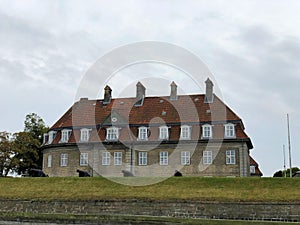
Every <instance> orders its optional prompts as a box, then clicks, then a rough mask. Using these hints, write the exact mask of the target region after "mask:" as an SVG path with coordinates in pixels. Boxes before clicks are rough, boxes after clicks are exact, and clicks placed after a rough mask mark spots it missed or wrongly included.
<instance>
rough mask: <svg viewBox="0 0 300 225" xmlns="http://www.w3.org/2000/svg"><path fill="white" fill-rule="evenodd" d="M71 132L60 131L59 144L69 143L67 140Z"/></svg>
mask: <svg viewBox="0 0 300 225" xmlns="http://www.w3.org/2000/svg"><path fill="white" fill-rule="evenodd" d="M71 133H72V130H62V131H61V139H60V142H61V143H66V142H68V141H69V138H70V136H71Z"/></svg>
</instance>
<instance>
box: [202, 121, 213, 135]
mask: <svg viewBox="0 0 300 225" xmlns="http://www.w3.org/2000/svg"><path fill="white" fill-rule="evenodd" d="M211 137H212V126H211V125H209V124H206V125H203V126H202V138H204V139H206V138H211Z"/></svg>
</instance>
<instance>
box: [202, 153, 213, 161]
mask: <svg viewBox="0 0 300 225" xmlns="http://www.w3.org/2000/svg"><path fill="white" fill-rule="evenodd" d="M211 163H212V151H204V152H203V164H211Z"/></svg>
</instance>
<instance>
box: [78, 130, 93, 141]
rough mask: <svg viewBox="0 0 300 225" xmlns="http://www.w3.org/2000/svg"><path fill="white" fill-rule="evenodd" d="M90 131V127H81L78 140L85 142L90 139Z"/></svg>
mask: <svg viewBox="0 0 300 225" xmlns="http://www.w3.org/2000/svg"><path fill="white" fill-rule="evenodd" d="M90 131H91V129H87V128H83V129H81V130H80V141H81V142H87V141H89V139H90Z"/></svg>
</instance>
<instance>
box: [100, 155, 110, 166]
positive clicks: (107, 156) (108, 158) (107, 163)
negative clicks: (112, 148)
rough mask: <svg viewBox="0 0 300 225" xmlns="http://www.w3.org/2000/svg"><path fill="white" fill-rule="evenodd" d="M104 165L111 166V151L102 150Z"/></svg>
mask: <svg viewBox="0 0 300 225" xmlns="http://www.w3.org/2000/svg"><path fill="white" fill-rule="evenodd" d="M102 165H103V166H109V165H110V153H109V152H102Z"/></svg>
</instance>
